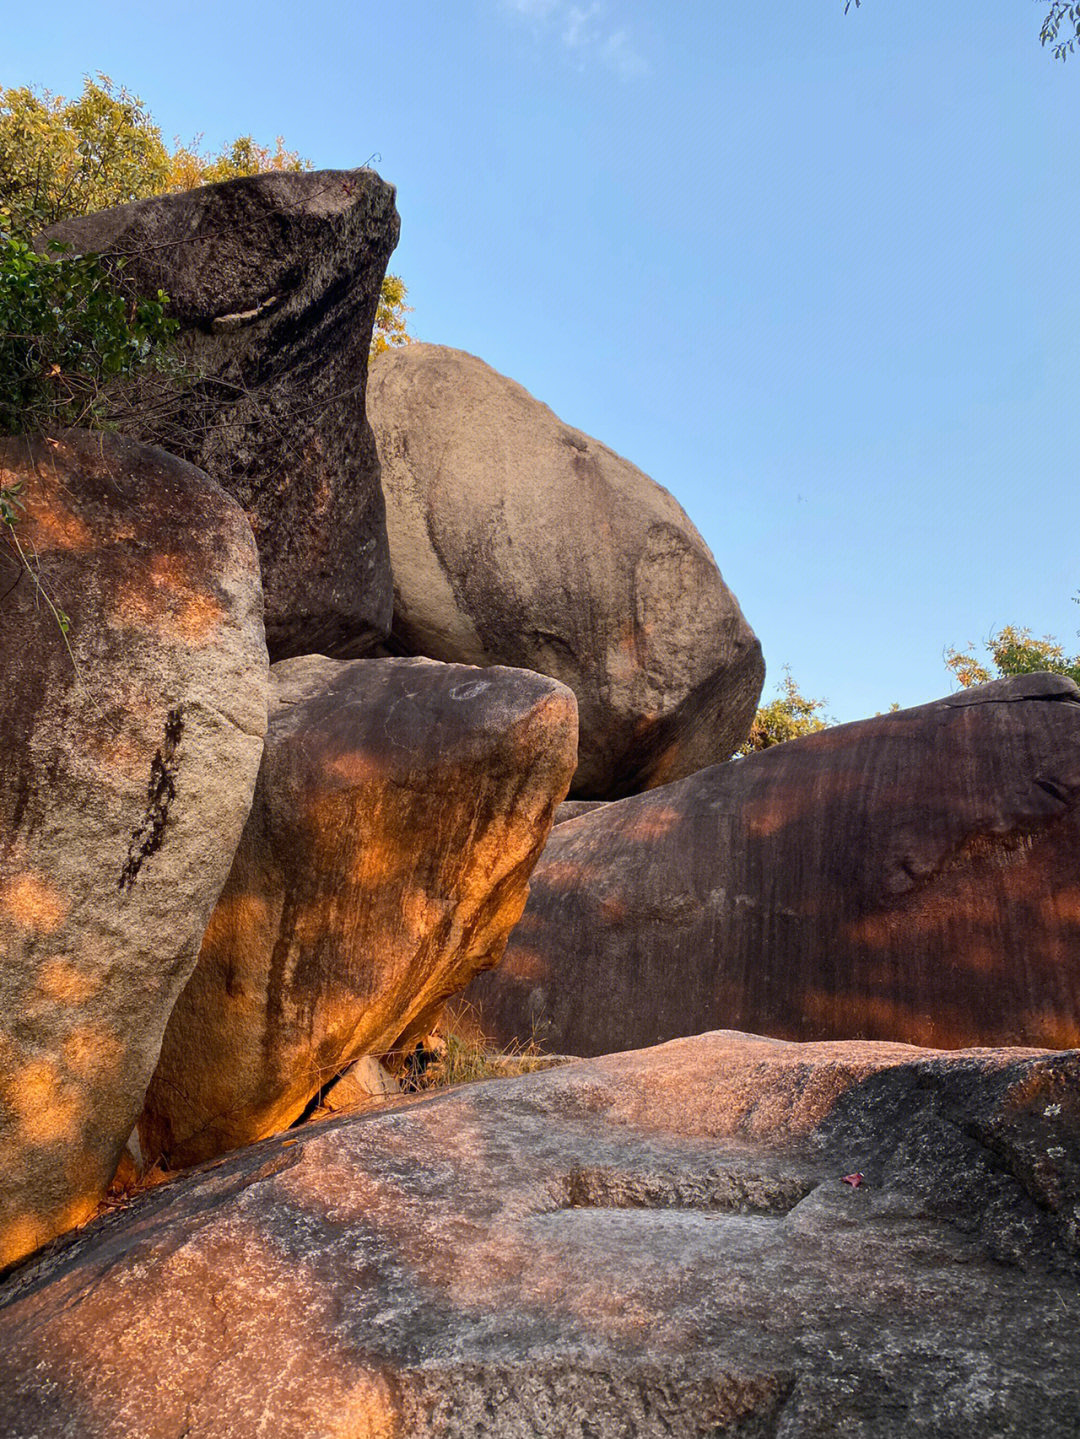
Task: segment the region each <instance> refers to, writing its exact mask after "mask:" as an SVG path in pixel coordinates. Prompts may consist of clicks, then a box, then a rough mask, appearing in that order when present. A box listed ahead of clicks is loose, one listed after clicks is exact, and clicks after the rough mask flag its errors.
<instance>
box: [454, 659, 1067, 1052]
mask: <svg viewBox="0 0 1080 1439" xmlns="http://www.w3.org/2000/svg"><path fill="white" fill-rule="evenodd" d="M1078 700H1080V693H1078V691H1077V689H1076V687H1075V685H1073V684H1072V683H1071V681H1069V680H1066V679H1061V678H1059V677H1057V676H1052V675H1031V676H1026V677H1025V678H1023V679H1015V680H1007V681H1000V682H998V683H996V684H992V685H985V686H983V687H981V688H979V689H973V690H966V691H964V692H962V693H960V694H956V695H953V696H951V697H950V698H948V699H945V700H940V701H938V702H937V703H934V704H929V705H922V706H920V707H919V708H917V709H910V710H905V711H901V712H900V713H898V714H889V715H881V716H879V717H878V718H876V719H870V720H863V721H861V722H860V723H858V724H850V725H842V726H838V727H837V728H835V729H830V730H826V731H825V732H824V733H822V734H818V735H813V736H810V737H808V738H805V739H801V740H795V741H792V742H789V743H787V744H783V745H778V746H776V747H775V748H773V749H770V750H767V751H765V752H764V753H761V754H757V755H752V756H750V757H749V758H747V759H744V760H738V761H735V762H733V763H731V764H726V765H720V766H717V767H716V768H713V769H709V770H704V771H702V772H701V773H700V774H696V775H693V776H691V777H690V778H689V779H686V780H683V781H681V782H680V783H678V784H674V785H669V786H667V787H666V788H664V789H663V790H656V791H654V792H652V793H650V794H647V795H639V796H636V797H634V798H633V799H628V800H623V801H621V802H620V803H618V804H611V805H606V806H604V808H603V809H601V810H598V811H596V812H595V813H592V814H588V815H585V816H583V817H579V818H577V819H575V820H573V821H571V822H569V823H566V824H560V825H559V827H558V828H557V829H556V830H555V832H554V834H553V835H552V838H551V841H550V843H549V845H548V847H547V850H546V851H545V853H544V855H543V858H542V859H541V860H540V863H539V864H538V865H537V868H536V872H535V874H534V875H533V883H532V895H531V898H530V900H529V904H528V906H527V908H526V910H525V914H524V916H523V918H522V921H521V923H520V924H519V925H518V927H517V929H516V930H515V931H514V934H513V936H512V937H511V940H510V944H509V946H508V947H507V952H506V957H505V959H504V961H503V963H502V965H501V966H500V968H499V969H498V971H496V972H495V973H494V974H492V975H485V976H482V977H481V978H480V979H478V980H477V982H476V983H475V984H474V985H472V986H471V987H470V990H469V995H468V998H469V999H470V1001H471V1002H472V1004H473V1005H474V1006H475V1007H476V1008H477V1009H478V1010H479V1011H480V1013H481V1015H482V1018H483V1024H484V1028H485V1030H486V1032H487V1033H488V1034H489V1035H490V1036H491V1037H492V1038H493V1039H494V1040H495V1041H497V1042H498V1043H500V1044H502V1043H506V1042H508V1041H510V1040H512V1039H514V1038H517V1039H521V1040H525V1039H528V1038H530V1037H531V1036H533V1035H535V1036H536V1037H537V1038H538V1039H540V1040H541V1042H543V1043H544V1044H545V1046H547V1047H549V1048H552V1049H558V1050H561V1051H565V1052H569V1053H572V1054H573V1053H578V1054H595V1053H602V1052H604V1051H605V1050H611V1049H615V1048H619V1047H622V1046H624V1045H631V1044H635V1045H636V1044H651V1043H656V1042H657V1041H660V1040H665V1039H671V1038H673V1037H674V1036H676V1035H678V1034H693V1033H695V1032H697V1031H698V1030H699V1029H700V1028H701V1027H702V1026H719V1025H733V1026H737V1027H739V1028H741V1029H750V1030H754V1031H756V1032H758V1033H765V1034H774V1035H778V1036H780V1037H782V1038H786V1039H799V1040H810V1039H843V1038H848V1037H864V1038H870V1039H896V1040H903V1041H906V1042H908V1043H921V1044H934V1045H939V1046H946V1047H952V1046H958V1045H963V1044H1040V1045H1047V1046H1050V1047H1053V1048H1068V1047H1072V1046H1075V1045H1080V703H1078Z"/></svg>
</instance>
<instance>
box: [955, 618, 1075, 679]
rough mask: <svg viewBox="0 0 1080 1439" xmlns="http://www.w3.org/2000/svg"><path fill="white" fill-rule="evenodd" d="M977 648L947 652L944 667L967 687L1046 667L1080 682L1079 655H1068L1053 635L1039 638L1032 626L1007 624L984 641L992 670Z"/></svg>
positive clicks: (970, 646) (1054, 672) (1041, 669)
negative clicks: (1020, 626)
mask: <svg viewBox="0 0 1080 1439" xmlns="http://www.w3.org/2000/svg"><path fill="white" fill-rule="evenodd" d="M974 648H975V646H974V645H969V646H968V653H967V654H961V652H960V651H959V650H956V649H948V650H946V651H945V667H946V668H947V669H949V670H951V671H952V673H953V674H954V675H955V677H956V678H957V680H959V682H960V684H961V685H963V687H964V688H965V689H968V688H970V687H971V686H972V685H984V684H987V683H988V682H989V681H990V680H995V679H1005V678H1007V677H1008V676H1010V675H1030V674H1037V673H1039V672H1040V671H1045V670H1049V672H1050V673H1051V674H1055V675H1065V676H1066V677H1067V678H1068V679H1071V680H1074V681H1075V682H1076V683H1077V684H1080V655H1071V656H1070V655H1067V654H1066V653H1065V650H1064V647H1063V646H1062V645H1060V644H1059V643H1058V641H1057V640H1056V639H1054V638H1053V637H1052V636H1050V635H1044V636H1043V638H1042V639H1036V638H1035V637H1034V635H1032V633H1031V631H1030V630H1029V629H1017V627H1016V626H1015V625H1005V626H1004V627H1003V628H1002V629H1000V630H998V631H997V632H996V633H995V634H992V635H991V636H990V638H989V639H988V640H987V641H986V642H985V648H986V650H987V653H988V654H989V656H990V663H991V664H992V666H993V669H990V668H988V667H987V665H985V664H983V663H981V662H980V661H979V660H978V659H976V658H975V656H974V654H973V653H972V651H973V650H974Z"/></svg>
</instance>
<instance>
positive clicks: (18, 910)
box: [0, 870, 71, 934]
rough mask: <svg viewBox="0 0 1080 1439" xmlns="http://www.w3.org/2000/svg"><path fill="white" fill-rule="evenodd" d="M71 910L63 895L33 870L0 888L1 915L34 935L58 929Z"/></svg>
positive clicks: (50, 932) (49, 932)
mask: <svg viewBox="0 0 1080 1439" xmlns="http://www.w3.org/2000/svg"><path fill="white" fill-rule="evenodd" d="M70 907H71V905H70V902H69V900H68V898H67V896H66V895H64V894H62V893H61V892H60V890H58V889H56V888H55V886H53V885H51V884H50V883H49V881H48V880H47V879H45V878H44V876H43V875H40V874H35V873H34V872H33V871H32V870H27V871H26V872H25V873H24V874H20V875H17V876H16V877H15V879H11V880H8V882H7V883H6V884H5V885H4V886H3V887H2V888H0V916H5V917H6V918H7V919H9V920H11V921H12V922H13V923H15V924H17V925H19V927H20V928H21V929H29V930H33V931H35V932H36V933H37V934H52V933H54V931H55V930H57V929H59V928H60V926H61V925H62V924H63V922H64V920H65V919H66V918H67V913H68V910H69V909H70Z"/></svg>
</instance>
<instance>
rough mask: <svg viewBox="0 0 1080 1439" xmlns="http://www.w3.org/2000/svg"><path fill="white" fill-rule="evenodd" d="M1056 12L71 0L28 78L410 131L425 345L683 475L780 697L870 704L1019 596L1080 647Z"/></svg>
mask: <svg viewBox="0 0 1080 1439" xmlns="http://www.w3.org/2000/svg"><path fill="white" fill-rule="evenodd" d="M1043 8H1044V7H1042V6H1041V5H1039V4H1038V3H1034V0H1031V3H1029V0H984V3H981V4H977V3H976V0H956V3H954V4H950V5H945V6H941V5H931V4H928V3H927V0H864V3H863V6H862V8H861V9H860V10H859V11H857V12H856V11H854V10H853V11H852V13H851V14H849V15H848V16H846V17H845V16H844V14H843V3H842V0H774V3H772V4H771V5H769V6H766V5H764V4H760V3H759V4H753V3H746V0H739V3H737V4H736V3H729V0H683V3H681V4H679V5H677V6H670V5H667V4H665V5H660V4H658V3H644V0H579V3H568V0H444V3H441V4H435V3H432V0H426V3H425V0H395V3H393V4H389V3H387V0H380V3H378V4H369V3H365V0H354V3H351V4H348V5H345V4H338V3H330V0H307V3H305V4H303V5H299V4H295V3H292V4H288V3H282V0H260V3H258V4H254V3H247V0H244V3H236V0H219V3H215V4H206V3H201V0H197V3H185V0H174V3H173V4H171V5H170V6H169V7H168V10H167V19H157V18H155V15H154V10H153V8H152V7H149V6H147V5H146V4H145V3H144V0H143V3H139V4H134V3H129V0H117V3H114V4H112V5H110V6H109V7H108V10H107V12H105V11H102V10H101V9H100V7H98V8H95V7H88V6H87V5H86V4H85V0H80V3H79V4H74V3H71V0H54V3H53V4H52V5H50V6H49V7H47V8H42V7H39V8H38V9H37V10H36V11H35V10H33V9H32V7H22V8H21V9H20V10H19V12H18V15H17V16H16V18H14V19H9V20H8V21H7V23H6V25H5V36H4V47H3V55H2V58H0V84H4V85H13V84H27V83H30V84H41V85H46V86H48V87H49V88H51V89H53V90H54V91H59V92H61V93H70V92H72V91H75V90H77V89H78V88H79V85H80V77H81V75H82V73H83V72H84V71H95V70H104V71H105V72H107V73H108V74H110V75H111V76H112V78H113V79H114V80H115V81H117V82H120V83H123V84H126V85H127V86H128V87H129V88H131V89H133V90H136V91H137V92H138V93H140V94H141V95H142V97H143V99H144V100H145V101H146V102H147V104H148V105H149V107H150V109H151V111H152V112H153V114H154V116H155V118H156V119H157V120H158V122H159V123H160V125H161V127H162V129H163V131H164V133H165V135H166V137H172V136H173V135H176V136H179V137H180V138H181V139H183V140H185V141H187V140H190V139H191V138H192V137H193V136H194V135H196V134H199V133H201V134H202V135H203V138H204V144H205V145H206V146H208V147H219V146H220V145H222V144H224V143H225V142H226V141H227V140H229V139H231V138H233V136H235V135H237V134H240V133H246V132H253V133H254V134H255V136H256V138H258V139H262V140H268V139H272V137H273V136H274V135H276V134H279V133H280V134H282V135H284V137H285V140H286V143H287V144H288V145H289V146H290V147H292V148H296V149H299V150H300V151H301V152H302V153H303V154H305V155H307V156H309V157H310V158H311V159H312V160H313V161H315V163H316V164H319V165H328V166H339V165H341V166H344V165H352V164H359V163H363V162H364V161H365V160H367V159H368V157H369V156H371V155H373V154H377V155H378V156H379V157H381V158H380V160H379V161H378V163H377V168H378V169H379V170H380V172H381V173H382V174H383V175H385V176H386V178H387V179H389V180H392V181H393V182H394V183H395V184H396V185H397V186H398V208H399V210H400V211H401V215H402V239H401V245H400V247H399V249H398V252H397V254H396V255H395V257H394V260H393V262H392V268H393V269H394V270H396V271H398V272H400V273H401V274H402V275H403V276H404V278H405V280H406V281H407V283H408V285H409V287H410V300H411V302H412V303H413V305H414V307H415V312H414V315H413V317H412V324H413V328H414V330H415V331H416V333H417V335H418V336H419V337H420V338H422V339H427V340H434V341H438V342H440V343H443V344H449V345H456V346H458V347H460V348H462V349H466V350H470V351H472V352H474V353H476V354H478V355H480V356H482V357H483V358H484V359H485V360H487V361H488V362H489V363H491V364H493V365H494V366H495V367H496V368H497V369H500V370H502V371H504V372H505V373H507V374H509V375H511V376H513V378H514V379H517V380H519V381H521V383H523V384H524V385H526V386H527V387H528V388H529V389H530V390H531V391H532V392H533V393H534V394H535V395H537V396H538V397H539V398H540V399H542V400H544V401H545V402H546V403H548V404H550V405H551V406H552V407H553V408H554V409H555V410H556V411H557V412H558V413H559V414H560V415H561V416H562V417H563V418H564V419H566V420H567V421H568V422H570V423H571V424H574V425H577V426H579V427H580V428H582V429H584V430H586V431H588V432H589V433H590V434H593V435H595V436H596V437H597V438H598V439H601V440H603V441H604V442H605V443H607V444H609V445H611V446H612V447H613V448H614V449H616V450H618V451H620V452H621V453H622V454H624V455H626V456H627V457H628V458H630V459H632V460H633V461H634V462H635V463H636V464H638V465H640V466H641V467H642V468H643V469H645V470H646V471H648V472H649V473H650V474H651V475H653V476H654V477H655V478H656V479H657V480H659V481H660V482H661V483H662V484H664V485H666V486H667V488H668V489H670V490H671V491H672V492H673V493H674V494H675V495H676V496H677V498H678V499H679V500H680V501H681V502H682V504H683V505H684V506H685V508H686V509H687V511H688V512H689V514H690V516H691V518H692V519H693V520H694V522H695V523H696V524H697V526H698V528H699V529H700V530H701V532H702V533H703V535H704V536H705V538H706V540H707V541H708V543H709V545H710V546H711V547H712V550H713V552H714V554H715V555H716V558H717V560H718V562H719V564H720V567H721V569H722V570H723V572H724V575H725V577H726V579H727V580H728V582H729V584H730V585H731V586H732V588H733V589H734V590H735V592H736V594H737V595H738V596H739V599H740V601H741V603H742V605H743V608H744V610H745V612H746V615H747V617H748V619H749V620H750V622H751V624H752V625H753V626H754V627H755V629H756V630H757V632H758V634H759V635H760V636H761V640H762V644H763V646H764V649H765V656H766V661H767V663H768V665H769V670H770V679H769V681H767V687H768V688H769V689H771V686H772V683H773V681H774V680H775V679H776V678H777V677H778V676H779V674H780V669H781V666H782V665H784V664H785V663H787V664H790V665H791V666H792V669H793V672H794V674H795V677H796V679H797V681H798V682H799V683H800V685H801V686H802V688H803V689H804V690H805V691H806V692H808V693H810V694H812V695H820V696H824V697H827V699H828V701H829V711H830V713H831V714H832V715H834V716H835V717H836V718H837V719H842V720H847V719H856V718H859V717H860V716H862V715H866V714H872V713H874V712H875V711H876V710H881V709H884V708H886V707H887V706H888V705H889V703H890V702H892V701H894V700H897V701H899V702H900V703H902V704H905V705H907V704H917V703H920V702H922V701H924V700H928V699H931V698H934V697H935V696H937V695H939V694H943V693H946V692H947V691H948V690H949V689H950V687H951V683H950V677H949V675H948V674H947V672H946V671H945V669H944V666H943V663H942V650H943V648H944V647H945V646H946V645H949V644H957V645H963V644H966V642H968V641H969V640H973V641H978V640H979V639H980V638H982V637H985V636H986V635H987V634H988V633H989V632H990V631H991V629H993V628H994V627H996V626H999V625H1001V624H1004V623H1008V622H1014V623H1018V624H1027V625H1030V626H1031V627H1032V628H1033V629H1034V630H1035V631H1036V632H1037V633H1040V634H1042V633H1054V634H1056V635H1058V636H1059V637H1060V638H1061V639H1062V640H1063V641H1064V642H1065V643H1066V644H1067V645H1068V646H1069V647H1070V653H1074V652H1076V650H1078V649H1080V642H1077V640H1076V630H1077V628H1078V626H1080V608H1078V607H1077V606H1076V605H1073V604H1071V603H1070V597H1071V596H1072V595H1073V594H1075V593H1076V592H1077V591H1078V590H1080V485H1078V483H1077V476H1078V460H1080V419H1078V417H1077V407H1076V405H1075V402H1074V400H1073V399H1070V396H1073V395H1074V393H1075V384H1076V377H1077V373H1078V368H1080V366H1078V360H1080V284H1078V281H1077V278H1076V270H1075V265H1074V257H1075V254H1076V236H1077V233H1078V229H1080V226H1078V223H1077V222H1078V219H1080V215H1078V208H1080V200H1078V196H1080V186H1078V184H1077V178H1078V176H1077V169H1078V165H1080V158H1078V156H1080V149H1078V146H1077V136H1078V128H1080V127H1078V120H1080V111H1078V104H1080V58H1078V59H1076V60H1074V61H1072V62H1071V63H1069V64H1065V65H1060V64H1055V63H1054V62H1053V61H1052V60H1051V59H1050V57H1049V55H1048V54H1047V53H1046V52H1045V51H1043V50H1042V49H1041V48H1040V46H1039V43H1038V29H1039V22H1040V19H1041V15H1042V12H1043ZM35 17H36V18H35Z"/></svg>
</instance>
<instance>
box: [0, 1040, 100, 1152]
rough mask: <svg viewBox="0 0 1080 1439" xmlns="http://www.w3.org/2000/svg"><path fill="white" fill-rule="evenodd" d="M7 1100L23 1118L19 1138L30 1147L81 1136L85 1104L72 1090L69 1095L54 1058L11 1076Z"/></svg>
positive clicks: (5, 1092)
mask: <svg viewBox="0 0 1080 1439" xmlns="http://www.w3.org/2000/svg"><path fill="white" fill-rule="evenodd" d="M3 1097H4V1101H5V1103H6V1104H7V1105H8V1107H9V1108H10V1109H12V1110H14V1112H15V1113H16V1114H17V1115H18V1117H19V1138H20V1140H21V1141H22V1142H23V1143H26V1144H37V1145H43V1144H52V1143H55V1142H57V1141H61V1140H62V1141H65V1142H71V1141H73V1140H74V1139H75V1137H76V1135H77V1133H78V1125H79V1119H80V1117H81V1115H82V1111H83V1105H82V1101H81V1099H80V1097H79V1096H78V1095H77V1094H75V1093H72V1092H71V1091H70V1089H68V1091H67V1092H66V1093H65V1092H64V1088H63V1087H62V1084H61V1078H60V1073H59V1070H58V1068H57V1066H56V1064H55V1062H54V1061H53V1060H51V1059H37V1060H32V1061H31V1062H30V1063H29V1064H28V1065H27V1066H26V1067H25V1068H24V1069H22V1070H20V1071H17V1072H16V1073H15V1074H12V1075H9V1076H7V1078H6V1080H5V1082H4V1086H3Z"/></svg>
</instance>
